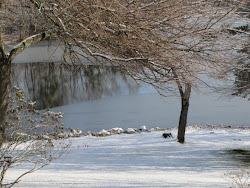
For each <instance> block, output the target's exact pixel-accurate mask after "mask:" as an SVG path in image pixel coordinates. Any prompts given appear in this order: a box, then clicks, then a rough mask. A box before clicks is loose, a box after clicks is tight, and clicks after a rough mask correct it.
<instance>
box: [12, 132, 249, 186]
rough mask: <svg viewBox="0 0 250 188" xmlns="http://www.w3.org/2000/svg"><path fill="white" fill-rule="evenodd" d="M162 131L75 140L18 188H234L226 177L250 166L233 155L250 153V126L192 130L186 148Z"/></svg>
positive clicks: (187, 137)
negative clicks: (236, 151)
mask: <svg viewBox="0 0 250 188" xmlns="http://www.w3.org/2000/svg"><path fill="white" fill-rule="evenodd" d="M171 132H172V134H173V136H174V137H176V132H177V131H176V129H173V130H172V131H171ZM162 133H163V132H153V133H141V134H122V135H113V136H108V137H90V136H85V137H80V138H73V140H72V141H73V144H72V146H71V148H70V151H69V153H68V154H67V155H66V156H64V157H63V158H62V159H59V160H57V161H55V162H53V163H52V164H51V165H50V166H47V167H46V168H44V169H42V170H40V171H37V172H35V173H33V174H30V175H28V176H26V177H24V178H23V179H22V181H21V182H20V183H19V184H17V185H16V186H15V187H32V188H33V187H39V188H42V187H46V188H48V187H50V188H52V187H54V188H55V187H58V188H59V187H60V188H61V187H62V188H63V187H67V188H69V187H230V183H229V181H228V180H227V179H225V175H224V174H225V173H227V172H229V171H230V170H233V169H237V168H238V167H240V168H247V169H249V167H250V166H249V165H250V162H248V163H244V162H243V161H241V160H240V159H239V158H236V157H235V156H234V155H233V153H230V152H229V150H231V149H246V150H249V149H250V129H249V128H246V129H230V128H219V129H216V128H213V129H212V128H206V129H200V128H194V127H189V128H188V130H187V133H186V143H185V144H179V143H177V142H176V139H175V138H171V139H164V138H163V137H162ZM248 157H249V156H248ZM23 168H27V166H24V167H23ZM22 170H23V169H18V170H17V169H12V170H11V171H10V172H9V174H8V178H9V179H12V178H13V177H14V176H17V175H18V174H19V173H21V171H22Z"/></svg>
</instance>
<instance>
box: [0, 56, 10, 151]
mask: <svg viewBox="0 0 250 188" xmlns="http://www.w3.org/2000/svg"><path fill="white" fill-rule="evenodd" d="M10 71H11V66H10V63H9V62H8V60H6V59H0V147H1V146H2V144H3V142H4V130H5V119H6V112H7V107H8V99H9V87H10Z"/></svg>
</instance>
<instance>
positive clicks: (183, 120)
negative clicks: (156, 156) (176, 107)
mask: <svg viewBox="0 0 250 188" xmlns="http://www.w3.org/2000/svg"><path fill="white" fill-rule="evenodd" d="M190 94H191V85H190V84H186V87H185V92H184V93H182V95H181V114H180V119H179V127H178V136H177V140H178V142H180V143H184V142H185V132H186V126H187V116H188V109H189V99H190Z"/></svg>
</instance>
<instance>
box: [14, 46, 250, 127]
mask: <svg viewBox="0 0 250 188" xmlns="http://www.w3.org/2000/svg"><path fill="white" fill-rule="evenodd" d="M56 50H57V49H56V48H55V49H53V48H51V47H50V48H49V50H48V49H47V53H48V54H47V55H41V54H44V53H45V54H46V50H45V49H44V47H43V46H36V47H33V48H31V49H28V50H26V51H25V52H24V53H22V54H20V56H19V57H18V58H17V59H16V60H14V62H15V63H13V65H12V68H13V71H12V85H19V86H20V87H22V88H24V90H25V93H26V95H27V96H29V97H30V98H31V99H32V100H36V101H37V105H38V107H39V108H41V109H46V108H52V110H54V111H62V112H63V113H64V114H65V118H64V120H63V121H64V123H65V126H70V127H72V128H80V129H82V130H83V131H87V130H90V131H100V130H101V129H103V128H104V129H109V128H113V127H122V128H127V127H135V128H138V127H140V126H142V125H146V126H147V127H148V128H150V127H162V128H167V127H176V126H177V125H178V118H179V114H180V101H179V99H178V98H177V97H169V98H163V97H160V96H159V95H158V93H157V92H156V91H155V90H154V89H153V88H151V87H150V86H138V85H137V84H135V83H134V81H133V80H132V79H130V78H129V77H127V76H125V75H124V74H122V73H121V72H120V71H119V70H118V69H115V68H112V67H108V66H107V67H106V68H104V69H100V68H99V67H97V66H87V69H86V66H85V69H84V68H83V67H70V68H69V69H68V68H66V67H64V66H62V65H60V63H48V62H46V61H49V62H59V60H60V59H58V58H56V57H55V55H56V54H57V53H56V52H55V51H56ZM58 54H60V51H59V52H58ZM58 54H57V55H58ZM25 59H28V61H27V62H29V63H26V62H25ZM57 60H58V61H57ZM31 62H40V63H31ZM194 124H198V125H205V124H217V125H218V124H229V125H232V126H250V103H249V101H248V100H247V99H242V98H233V99H231V100H229V99H228V98H225V97H220V95H219V94H211V93H210V94H204V93H201V94H197V93H194V92H193V93H192V97H191V103H190V111H189V118H188V125H194Z"/></svg>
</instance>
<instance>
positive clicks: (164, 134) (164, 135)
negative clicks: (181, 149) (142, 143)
mask: <svg viewBox="0 0 250 188" xmlns="http://www.w3.org/2000/svg"><path fill="white" fill-rule="evenodd" d="M162 136H163V137H164V138H174V137H173V136H172V133H163V134H162Z"/></svg>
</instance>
